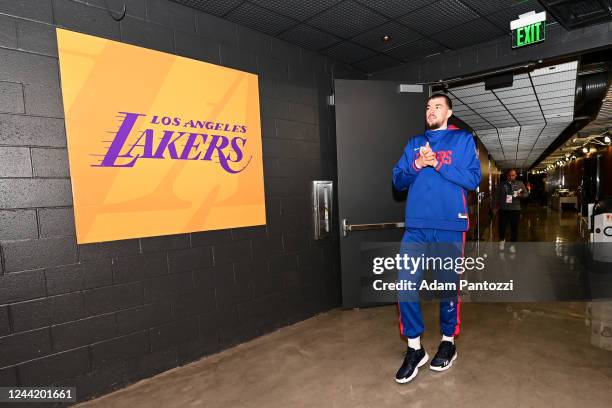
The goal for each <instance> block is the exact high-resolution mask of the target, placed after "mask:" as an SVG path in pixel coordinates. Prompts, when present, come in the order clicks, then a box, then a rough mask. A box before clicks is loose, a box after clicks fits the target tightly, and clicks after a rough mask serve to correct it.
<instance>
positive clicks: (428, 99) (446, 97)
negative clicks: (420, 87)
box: [427, 93, 453, 110]
mask: <svg viewBox="0 0 612 408" xmlns="http://www.w3.org/2000/svg"><path fill="white" fill-rule="evenodd" d="M434 98H444V100H445V101H446V106H448V109H451V110H452V109H453V101H451V98H449V97H448V95H446V94H443V93H435V94H433V95H431V96H430V97H429V98H427V102H429V101H431V100H432V99H434Z"/></svg>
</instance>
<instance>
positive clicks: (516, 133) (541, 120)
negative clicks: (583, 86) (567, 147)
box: [449, 61, 578, 167]
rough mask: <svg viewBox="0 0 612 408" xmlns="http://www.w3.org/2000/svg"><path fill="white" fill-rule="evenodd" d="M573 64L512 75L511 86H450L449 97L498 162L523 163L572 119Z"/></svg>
mask: <svg viewBox="0 0 612 408" xmlns="http://www.w3.org/2000/svg"><path fill="white" fill-rule="evenodd" d="M577 68H578V63H577V61H571V62H568V63H563V64H558V65H553V66H550V67H543V68H538V69H536V70H534V71H532V72H531V73H529V74H517V75H515V76H514V81H513V84H512V86H511V87H507V88H502V89H496V90H494V91H487V90H485V89H484V82H480V83H476V84H469V85H463V86H459V87H455V88H450V89H449V96H450V97H451V99H453V103H456V104H457V105H456V106H457V107H456V109H455V110H454V113H455V115H456V116H457V117H459V118H460V119H462V120H464V121H465V122H466V123H467V124H468V125H470V126H471V127H472V128H473V129H474V130H475V132H476V135H477V136H478V137H479V138H480V140H481V141H482V143H483V144H484V145H485V147H486V148H487V150H488V151H489V153H490V154H491V155H492V156H493V159H494V160H495V161H496V162H497V163H498V164H499V165H500V166H502V167H505V166H508V167H509V166H516V165H517V163H518V164H521V165H522V166H525V167H527V166H530V165H531V164H532V163H533V162H534V161H535V160H537V158H538V157H539V156H540V154H541V153H542V152H544V151H545V150H546V148H548V146H550V144H551V143H552V142H553V141H554V140H555V139H556V138H557V137H558V136H559V134H560V133H561V132H562V131H563V130H564V129H565V128H566V127H567V126H568V125H569V123H571V122H572V121H573V119H574V98H575V87H576V74H577ZM492 126H494V128H493V129H492V128H491V127H492ZM500 140H501V144H500Z"/></svg>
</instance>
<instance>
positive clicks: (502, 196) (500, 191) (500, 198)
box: [495, 180, 529, 211]
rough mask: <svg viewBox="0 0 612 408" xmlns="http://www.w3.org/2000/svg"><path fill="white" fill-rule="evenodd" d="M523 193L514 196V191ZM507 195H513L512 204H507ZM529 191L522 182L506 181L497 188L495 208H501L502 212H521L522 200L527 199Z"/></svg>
mask: <svg viewBox="0 0 612 408" xmlns="http://www.w3.org/2000/svg"><path fill="white" fill-rule="evenodd" d="M519 190H520V191H521V192H520V193H518V194H516V197H515V196H514V193H513V192H514V191H519ZM506 195H512V196H513V197H512V203H506ZM528 196H529V191H528V190H527V188H526V187H525V184H523V182H522V181H520V180H514V181H512V182H510V181H508V180H505V181H504V182H503V183H501V184H500V185H499V186H498V187H497V191H496V192H495V207H499V209H501V210H514V211H520V209H521V199H522V198H527V197H528Z"/></svg>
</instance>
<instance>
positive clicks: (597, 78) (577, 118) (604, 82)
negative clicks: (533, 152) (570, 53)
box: [529, 72, 610, 170]
mask: <svg viewBox="0 0 612 408" xmlns="http://www.w3.org/2000/svg"><path fill="white" fill-rule="evenodd" d="M609 83H610V73H609V72H606V73H596V74H592V75H586V76H579V77H578V78H577V80H576V98H575V103H574V121H573V122H572V123H570V125H569V126H568V127H567V128H565V130H564V131H563V132H561V134H560V135H559V136H558V137H557V138H556V139H555V140H554V141H553V142H552V143H551V145H550V146H548V148H547V149H546V150H544V152H542V154H541V155H540V157H538V158H537V160H536V161H534V162H533V164H532V165H531V166H530V167H529V170H531V169H533V168H535V167H536V166H537V165H538V164H540V163H541V162H542V161H543V160H545V159H546V158H547V157H548V156H550V155H551V154H552V153H554V152H555V151H556V150H557V149H558V148H559V147H561V145H563V144H564V143H565V142H566V141H567V140H569V138H570V137H572V136H573V135H575V134H576V133H577V132H578V131H579V130H580V129H582V128H583V127H585V126H586V125H588V124H589V122H591V121H592V120H593V119H595V118H596V117H597V114H598V113H599V109H600V108H601V104H602V102H603V98H604V96H605V95H606V92H607V90H608V86H609Z"/></svg>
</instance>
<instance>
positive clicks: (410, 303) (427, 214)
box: [393, 94, 481, 383]
mask: <svg viewBox="0 0 612 408" xmlns="http://www.w3.org/2000/svg"><path fill="white" fill-rule="evenodd" d="M451 115H452V101H451V100H450V98H448V96H446V95H444V94H435V95H432V96H431V97H430V98H429V99H428V101H427V108H426V114H425V118H426V123H427V130H426V131H425V133H424V134H421V135H416V136H414V137H413V138H411V139H410V140H409V141H408V145H407V146H406V148H405V149H404V153H403V155H402V157H401V158H400V160H399V162H398V163H397V165H396V166H395V167H394V168H393V185H394V187H395V188H396V189H397V190H400V191H402V190H406V189H408V199H407V202H406V222H405V227H406V230H405V233H404V237H403V239H402V249H401V251H402V253H403V254H407V255H408V256H410V257H413V258H417V257H441V258H445V257H452V258H454V259H459V258H462V257H463V255H464V254H463V248H464V243H465V234H466V231H468V229H469V219H468V206H467V192H468V191H469V190H474V189H476V187H477V186H478V185H479V183H480V177H481V173H480V161H479V159H478V154H477V151H476V145H475V143H474V139H473V137H472V134H471V133H470V132H467V131H464V130H459V129H456V128H455V129H452V130H451V129H449V128H448V119H449V118H450V117H451ZM436 268H437V270H436V273H437V275H436V276H437V277H440V276H443V279H442V281H445V282H455V283H456V282H458V276H459V275H458V274H457V273H456V271H455V270H450V271H449V270H442V269H443V268H441V267H439V266H438V267H434V269H436ZM422 277H423V268H422V267H417V268H415V269H413V270H411V271H407V270H400V271H398V278H399V279H400V280H402V279H405V280H408V281H414V282H416V283H417V288H418V287H419V284H420V281H421V279H422ZM408 292H411V293H402V294H400V301H399V302H398V309H399V323H400V332H401V334H402V335H403V336H405V337H407V338H408V351H407V352H406V356H405V358H404V361H403V364H402V366H401V367H400V369H399V370H398V371H397V374H396V377H395V379H396V381H397V382H399V383H407V382H409V381H411V380H412V379H413V378H414V377H415V376H416V375H417V373H418V368H419V367H421V366H422V365H424V364H425V363H426V362H427V361H428V359H429V356H428V355H427V352H426V351H425V349H424V348H423V346H422V345H421V334H422V333H423V330H424V326H423V316H422V315H421V307H420V303H419V299H418V291H408ZM460 306H461V305H460V299H459V296H458V291H453V292H452V293H446V295H445V297H444V298H443V299H441V301H440V329H441V331H442V341H441V343H440V346H439V347H438V351H437V353H436V355H435V356H434V358H433V359H432V362H431V365H430V368H431V369H432V370H435V371H443V370H446V369H448V368H450V367H451V365H452V362H453V361H454V360H455V359H456V358H457V351H456V347H455V342H454V336H455V335H456V334H458V333H459V325H460V318H459V308H460Z"/></svg>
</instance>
